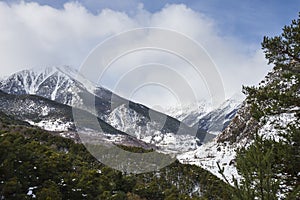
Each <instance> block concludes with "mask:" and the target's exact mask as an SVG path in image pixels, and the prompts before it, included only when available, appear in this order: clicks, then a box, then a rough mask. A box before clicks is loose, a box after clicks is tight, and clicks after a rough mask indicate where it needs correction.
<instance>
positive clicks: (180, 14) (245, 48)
mask: <svg viewBox="0 0 300 200" xmlns="http://www.w3.org/2000/svg"><path fill="white" fill-rule="evenodd" d="M298 8H300V1H293V0H287V1H284V2H283V1H279V0H278V1H274V0H272V1H271V0H266V1H259V0H252V1H235V0H227V1H221V0H210V1H196V0H185V1H184V0H173V1H171V0H152V1H149V0H126V1H125V0H110V1H107V0H105V1H104V0H82V1H76V2H75V1H67V0H62V1H55V0H38V1H0V67H1V75H2V76H7V75H10V74H12V73H14V72H16V71H19V70H22V69H27V68H36V67H46V66H60V65H70V66H72V67H74V68H79V67H80V65H81V64H82V63H83V61H84V59H85V58H86V57H87V56H88V54H89V52H90V51H91V50H92V49H94V48H95V46H96V45H98V44H99V43H101V42H103V41H104V40H105V39H107V38H108V37H110V36H113V35H115V34H119V33H120V32H124V31H128V30H131V29H134V28H141V27H160V28H167V29H172V30H175V31H178V32H180V33H182V34H184V35H186V36H188V37H190V38H192V39H193V40H195V41H196V42H198V43H199V44H200V45H201V46H202V47H203V48H204V49H205V51H206V52H207V53H208V55H209V56H210V57H211V59H212V61H213V62H214V64H215V66H216V68H217V70H218V71H219V73H220V76H221V78H222V81H223V84H224V90H225V95H226V97H227V98H228V97H230V96H231V95H233V94H234V93H238V92H240V91H241V87H242V85H252V84H257V83H258V82H259V81H260V80H261V79H262V78H263V77H264V75H265V74H266V73H267V71H268V70H270V67H267V65H266V60H265V59H264V55H263V53H262V52H261V47H260V42H261V41H262V37H263V36H264V35H268V36H274V35H278V34H279V33H280V32H281V28H282V27H283V26H284V25H286V24H289V23H290V21H291V20H292V19H295V18H297V14H298V12H299V10H297V9H298ZM116 48H117V47H116ZM146 55H147V56H146ZM162 56H165V58H164V59H162ZM137 58H138V59H137ZM149 58H151V59H152V60H150V59H149ZM173 59H174V60H173V62H169V63H161V61H162V60H172V57H170V55H164V54H157V52H149V51H148V52H144V54H141V52H140V53H137V54H136V55H129V56H128V57H127V58H126V57H124V58H123V60H122V59H120V60H119V61H118V62H115V63H114V65H113V66H112V68H114V69H113V70H111V73H113V74H110V75H109V74H108V76H107V77H110V78H107V77H106V78H104V79H103V80H101V81H100V82H99V83H100V84H102V85H104V86H105V87H108V88H111V89H113V88H114V87H115V84H116V82H117V81H118V77H121V76H122V75H124V73H126V72H128V71H130V70H131V69H132V66H138V65H142V64H145V63H158V62H160V63H161V64H168V65H169V66H171V65H172V66H173V67H174V69H176V70H179V73H181V74H185V77H187V79H189V81H190V83H189V84H191V85H192V86H191V87H192V88H194V89H195V90H196V91H195V92H196V93H197V94H196V96H197V99H201V98H202V97H203V96H205V95H206V94H205V93H207V92H205V91H204V90H202V86H199V85H202V84H203V83H200V82H201V81H200V82H199V83H198V82H197V81H198V80H196V79H193V78H192V76H190V78H189V73H192V72H189V68H188V66H187V67H184V68H182V66H179V65H180V61H176V59H175V58H173ZM172 66H171V67H172ZM180 67H181V68H180ZM179 68H180V69H179ZM122 73H123V74H122ZM165 75H166V76H167V74H165ZM192 79H193V80H192ZM197 84H198V85H197ZM125 85H126V84H125ZM204 85H205V84H204ZM165 89H168V88H165ZM197 90H198V91H197ZM203 91H204V92H203ZM121 93H122V92H121ZM171 93H172V92H170V91H167V90H164V88H162V87H158V86H157V85H152V86H149V87H148V88H147V87H144V90H140V91H137V92H136V93H134V94H133V93H131V94H130V95H131V96H132V97H133V98H134V99H135V100H136V101H139V102H142V103H145V104H147V105H149V106H155V105H156V106H157V105H159V104H160V102H162V101H164V102H168V103H166V104H176V103H178V99H177V100H176V98H173V97H172V94H171ZM124 96H126V95H124ZM127 97H128V96H127ZM158 97H159V98H158ZM161 106H164V105H161Z"/></svg>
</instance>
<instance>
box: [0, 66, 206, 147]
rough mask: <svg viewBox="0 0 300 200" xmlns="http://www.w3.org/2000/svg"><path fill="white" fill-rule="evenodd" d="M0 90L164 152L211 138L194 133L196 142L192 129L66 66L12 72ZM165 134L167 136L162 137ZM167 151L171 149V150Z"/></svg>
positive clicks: (0, 84)
mask: <svg viewBox="0 0 300 200" xmlns="http://www.w3.org/2000/svg"><path fill="white" fill-rule="evenodd" d="M0 89H1V90H3V91H4V92H6V93H9V94H15V95H22V94H34V95H38V96H42V97H45V98H48V99H50V100H53V101H56V102H59V103H62V104H65V105H69V106H72V107H76V108H79V109H82V110H86V111H88V112H90V113H92V114H94V115H97V116H98V117H99V118H100V119H101V120H103V121H104V122H106V123H108V124H110V125H111V126H113V127H114V128H116V129H118V130H120V131H122V132H126V133H127V134H129V135H131V136H134V137H136V138H138V139H140V140H144V141H147V142H150V143H155V144H156V145H158V146H161V147H162V148H164V149H166V150H167V151H169V148H168V145H166V144H169V146H176V144H178V145H179V147H178V148H177V150H180V151H189V150H192V149H196V148H197V146H198V145H199V144H201V142H203V141H200V140H199V138H201V139H203V138H210V137H211V136H210V135H209V134H206V133H205V132H203V131H200V132H199V131H198V135H197V137H198V139H197V138H196V133H197V129H196V128H194V127H189V126H187V125H186V124H185V123H182V122H180V121H179V120H177V119H175V118H173V117H170V116H168V115H165V114H163V113H160V112H157V111H154V110H151V109H149V108H147V107H146V106H143V105H141V104H138V103H134V102H131V101H128V100H126V99H124V98H122V97H120V96H118V95H115V94H113V93H112V92H111V91H109V90H107V89H105V88H102V87H97V86H96V85H94V84H93V83H90V82H89V81H88V80H86V79H85V78H84V77H83V76H81V75H80V74H78V72H77V71H76V70H74V69H72V68H70V67H67V66H64V67H49V68H46V69H41V70H36V69H33V70H24V71H21V72H18V73H15V74H13V75H11V76H9V77H7V78H6V79H4V80H2V81H0ZM112 97H113V98H114V101H113V102H112V101H111V99H112ZM94 105H95V106H94ZM95 108H96V110H95ZM153 116H155V117H153ZM166 135H168V137H165V136H166ZM183 135H186V137H184V136H183ZM170 136H171V138H172V140H170ZM157 138H161V139H159V140H158V139H157ZM167 138H169V139H167ZM181 144H182V145H181ZM180 145H181V146H180ZM171 149H172V150H174V149H173V147H172V148H171Z"/></svg>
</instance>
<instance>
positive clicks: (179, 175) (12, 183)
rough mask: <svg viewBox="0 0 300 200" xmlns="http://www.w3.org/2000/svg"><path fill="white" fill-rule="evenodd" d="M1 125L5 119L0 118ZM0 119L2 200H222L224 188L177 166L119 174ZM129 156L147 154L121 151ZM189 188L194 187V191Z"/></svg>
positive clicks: (76, 148) (61, 142)
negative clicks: (130, 153) (128, 153)
mask: <svg viewBox="0 0 300 200" xmlns="http://www.w3.org/2000/svg"><path fill="white" fill-rule="evenodd" d="M2 118H3V121H4V122H5V123H6V121H7V120H9V119H11V118H10V117H8V116H6V115H4V114H3V116H2ZM18 122H20V121H16V122H15V123H11V124H10V125H4V123H3V122H1V121H0V129H1V130H2V131H1V136H0V163H1V164H0V196H3V197H4V198H5V199H14V200H15V199H31V198H32V197H31V196H29V195H27V193H28V189H29V188H30V187H34V189H33V190H32V191H33V194H35V195H36V198H37V199H72V200H76V199H101V200H103V199H104V200H105V199H122V200H123V199H137V200H138V199H149V200H152V199H153V200H156V199H200V197H198V196H200V193H201V195H202V198H204V199H205V198H207V199H223V197H224V198H225V199H226V196H227V197H228V196H229V194H228V192H227V188H228V187H227V186H226V185H225V184H224V183H223V182H222V181H220V180H219V179H217V178H216V177H215V176H213V175H212V174H210V173H209V172H207V171H205V170H203V169H201V168H199V167H196V166H190V165H182V164H180V163H179V162H175V163H173V164H172V165H171V166H169V167H166V168H164V169H161V170H160V171H158V172H152V173H146V174H140V175H133V174H122V173H121V172H119V171H115V170H113V169H111V168H109V167H106V166H104V165H102V164H101V163H99V162H98V161H97V160H95V159H94V157H92V156H91V155H90V154H89V152H87V150H86V149H85V147H84V146H83V145H81V144H76V143H74V142H73V141H72V140H69V139H65V138H61V137H58V136H54V135H51V134H50V133H48V132H46V131H43V130H40V129H37V128H35V127H28V126H24V125H22V123H21V124H20V125H18V124H19V123H18ZM124 148H125V149H126V150H128V151H132V152H144V151H145V152H147V150H141V149H140V148H131V147H124ZM195 186H199V189H198V190H195Z"/></svg>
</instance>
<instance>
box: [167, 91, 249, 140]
mask: <svg viewBox="0 0 300 200" xmlns="http://www.w3.org/2000/svg"><path fill="white" fill-rule="evenodd" d="M243 100H244V96H242V95H237V94H236V95H234V96H232V97H231V98H229V99H227V100H225V101H224V102H223V103H222V104H221V105H220V106H219V107H217V108H212V106H211V105H210V103H209V102H207V101H202V102H199V103H197V104H195V105H186V106H184V107H182V108H178V107H174V108H169V109H167V110H166V113H167V114H169V115H170V116H172V117H174V118H176V119H178V120H180V121H182V122H184V123H185V124H187V125H189V126H191V127H194V128H196V129H199V130H204V131H207V132H209V133H212V134H215V135H217V134H219V133H220V132H222V131H223V130H224V129H225V128H226V127H227V126H228V124H229V123H230V121H231V120H232V119H233V117H234V116H235V114H236V112H237V110H238V109H239V107H240V106H241V103H242V101H243Z"/></svg>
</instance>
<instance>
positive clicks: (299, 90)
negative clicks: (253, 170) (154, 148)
mask: <svg viewBox="0 0 300 200" xmlns="http://www.w3.org/2000/svg"><path fill="white" fill-rule="evenodd" d="M293 67H294V68H292V70H290V71H289V69H288V68H285V69H284V70H280V69H274V70H273V71H272V72H270V73H269V74H268V75H267V76H266V78H265V80H263V81H262V82H261V84H260V85H259V87H261V88H264V87H268V89H269V88H271V89H269V91H270V92H275V94H277V95H276V96H274V97H273V98H272V97H268V98H260V99H258V98H254V100H253V99H252V101H248V99H246V100H245V101H244V102H243V103H242V105H241V106H240V108H239V110H238V112H237V114H236V115H235V117H234V118H233V119H232V120H231V122H230V124H229V125H228V126H227V127H226V128H225V130H224V131H223V132H222V133H221V134H219V135H218V136H217V137H216V138H215V139H214V140H212V141H210V142H209V143H207V144H205V145H202V146H200V147H198V149H197V150H195V151H191V152H187V153H184V154H182V155H179V156H178V159H179V160H180V162H182V163H189V164H195V165H198V166H201V167H203V168H204V169H207V170H209V171H210V172H212V173H213V174H215V175H216V176H218V177H220V178H222V176H221V174H220V173H219V172H218V171H219V169H218V166H217V163H219V164H220V166H221V167H224V170H225V171H224V174H225V176H226V177H227V179H228V180H232V176H234V177H235V178H237V179H239V178H240V176H239V174H238V173H237V170H236V167H235V158H236V152H237V149H239V148H241V147H247V146H249V145H251V144H252V142H253V134H254V133H255V132H256V133H258V134H259V135H260V136H262V137H263V138H265V139H273V140H274V141H277V142H278V141H279V140H281V141H282V140H283V137H282V135H284V134H287V133H288V132H289V129H288V126H290V125H292V126H294V127H296V128H298V129H299V128H300V123H299V116H300V107H299V102H300V101H299V98H300V87H299V75H298V76H297V77H296V76H295V75H291V74H292V73H295V71H297V70H299V69H300V66H293ZM291 91H293V92H291ZM295 91H296V92H295ZM284 94H287V96H286V98H287V97H289V98H290V99H280V98H278V95H284ZM288 95H290V96H288ZM253 101H257V103H258V105H259V106H262V108H261V110H262V111H263V112H264V113H265V114H264V115H262V117H260V118H259V120H257V119H256V118H254V117H253V116H252V113H251V112H252V111H251V109H252V103H253ZM276 102H277V103H276ZM271 104H273V105H279V106H275V107H274V106H273V107H271ZM269 106H270V107H269Z"/></svg>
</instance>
